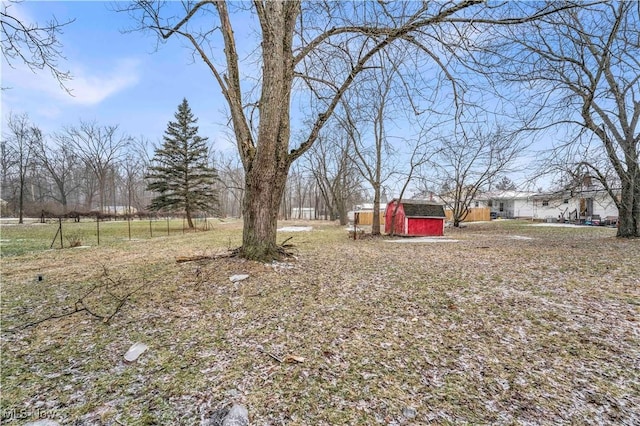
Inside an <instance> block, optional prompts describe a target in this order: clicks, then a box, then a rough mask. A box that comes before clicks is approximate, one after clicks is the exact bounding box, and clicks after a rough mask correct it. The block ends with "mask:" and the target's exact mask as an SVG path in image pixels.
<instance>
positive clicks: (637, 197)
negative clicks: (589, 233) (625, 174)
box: [618, 173, 640, 238]
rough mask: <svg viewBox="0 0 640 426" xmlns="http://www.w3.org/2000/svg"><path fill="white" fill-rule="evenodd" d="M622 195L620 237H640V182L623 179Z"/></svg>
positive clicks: (619, 213)
mask: <svg viewBox="0 0 640 426" xmlns="http://www.w3.org/2000/svg"><path fill="white" fill-rule="evenodd" d="M636 174H637V173H636ZM620 197H621V198H620V203H619V204H618V237H624V238H633V237H640V182H635V179H631V181H629V180H626V179H623V181H622V192H621V194H620Z"/></svg>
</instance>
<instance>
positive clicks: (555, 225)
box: [529, 222, 598, 228]
mask: <svg viewBox="0 0 640 426" xmlns="http://www.w3.org/2000/svg"><path fill="white" fill-rule="evenodd" d="M529 226H547V227H550V228H589V227H588V226H584V225H574V224H573V223H546V222H545V223H533V224H531V225H529ZM594 228H598V227H597V226H594Z"/></svg>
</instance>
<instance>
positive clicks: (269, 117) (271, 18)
mask: <svg viewBox="0 0 640 426" xmlns="http://www.w3.org/2000/svg"><path fill="white" fill-rule="evenodd" d="M297 12H298V5H297V4H296V3H281V2H266V3H264V4H263V5H262V7H258V17H259V18H260V25H261V26H262V34H263V41H262V58H263V63H262V93H261V96H260V103H259V107H258V108H259V111H260V125H259V129H258V142H257V143H256V146H255V149H251V150H249V151H250V152H248V151H247V150H245V151H243V149H244V146H243V144H242V143H240V144H239V148H240V152H247V154H245V155H243V164H244V167H245V175H246V177H245V197H244V204H243V213H244V214H243V216H244V229H243V235H242V255H243V257H245V258H247V259H252V260H259V261H268V260H273V259H276V258H278V257H279V254H278V250H277V245H276V229H277V220H278V211H279V210H280V202H281V200H282V196H283V194H284V190H285V186H286V182H287V175H288V174H289V167H290V166H291V161H292V159H291V158H290V157H289V153H288V149H289V137H290V128H291V127H290V126H291V120H290V113H289V108H290V99H291V88H292V86H293V68H294V65H293V55H292V44H293V28H294V27H295V17H296V16H297ZM236 135H237V136H242V134H238V131H237V129H236Z"/></svg>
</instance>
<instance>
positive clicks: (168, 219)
mask: <svg viewBox="0 0 640 426" xmlns="http://www.w3.org/2000/svg"><path fill="white" fill-rule="evenodd" d="M169 233H170V232H169V216H167V235H169Z"/></svg>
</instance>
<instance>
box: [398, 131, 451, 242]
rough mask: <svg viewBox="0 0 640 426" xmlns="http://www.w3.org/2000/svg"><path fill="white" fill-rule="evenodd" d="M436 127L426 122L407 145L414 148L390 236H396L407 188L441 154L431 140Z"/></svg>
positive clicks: (404, 177)
mask: <svg viewBox="0 0 640 426" xmlns="http://www.w3.org/2000/svg"><path fill="white" fill-rule="evenodd" d="M434 127H435V126H432V125H427V123H426V122H425V123H423V124H422V126H421V129H420V132H419V134H418V136H417V137H416V138H415V140H414V141H413V143H411V142H410V141H406V142H407V145H412V146H413V148H412V150H411V155H410V156H409V164H408V169H407V170H406V171H405V173H404V176H403V184H402V188H401V189H400V194H399V195H398V202H397V203H395V207H394V209H393V211H392V212H391V224H390V227H389V234H390V235H395V232H396V229H395V227H396V215H397V214H398V209H399V208H400V204H401V202H402V199H403V197H404V194H405V192H406V190H407V188H408V187H409V185H410V184H411V183H412V181H413V179H414V178H415V177H416V175H417V174H419V173H420V171H421V169H422V168H423V167H424V166H426V165H431V166H432V167H433V163H432V158H433V157H434V156H436V155H437V154H439V151H438V150H437V148H436V147H434V146H433V144H434V141H432V140H431V136H432V132H433V130H434ZM385 214H386V212H385Z"/></svg>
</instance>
